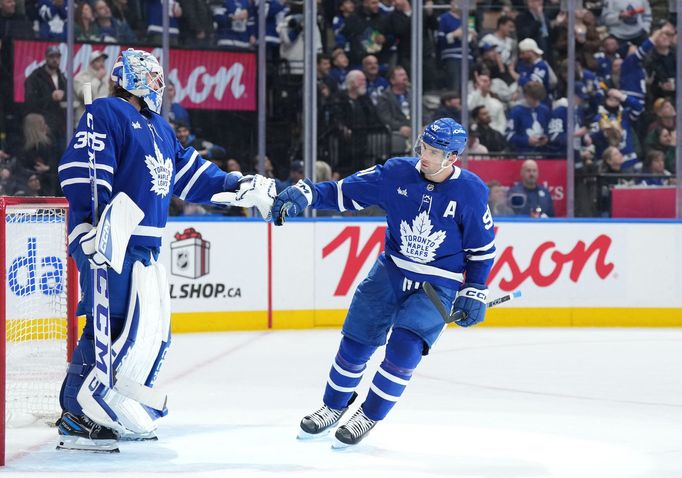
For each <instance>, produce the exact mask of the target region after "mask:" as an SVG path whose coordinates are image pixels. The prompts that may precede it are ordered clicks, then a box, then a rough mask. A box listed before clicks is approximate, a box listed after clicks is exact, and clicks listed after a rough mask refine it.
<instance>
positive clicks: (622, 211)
mask: <svg viewBox="0 0 682 478" xmlns="http://www.w3.org/2000/svg"><path fill="white" fill-rule="evenodd" d="M675 192H676V190H675V187H673V186H659V187H655V186H643V187H628V188H618V187H616V188H613V189H611V217H660V218H671V217H675Z"/></svg>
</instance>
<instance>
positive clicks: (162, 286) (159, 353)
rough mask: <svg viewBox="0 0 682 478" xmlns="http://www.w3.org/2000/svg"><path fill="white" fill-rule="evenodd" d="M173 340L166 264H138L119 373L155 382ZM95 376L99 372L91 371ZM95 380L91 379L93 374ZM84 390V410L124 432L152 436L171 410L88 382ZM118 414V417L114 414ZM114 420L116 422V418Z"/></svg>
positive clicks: (118, 350) (118, 347) (117, 352)
mask: <svg viewBox="0 0 682 478" xmlns="http://www.w3.org/2000/svg"><path fill="white" fill-rule="evenodd" d="M169 344H170V296H169V294H168V285H167V282H166V272H165V270H164V268H163V266H162V265H161V264H158V263H156V264H152V265H149V266H145V265H144V264H142V263H141V262H136V263H135V264H134V266H133V272H132V275H131V283H130V301H129V306H128V315H127V317H126V323H125V326H124V327H123V330H122V332H121V334H120V336H119V337H118V338H117V339H116V340H115V341H114V344H113V346H112V350H113V354H114V357H115V359H114V370H115V371H116V376H118V377H125V379H126V381H132V382H134V383H137V384H139V385H149V386H151V385H153V383H154V380H155V379H156V376H157V375H158V371H159V369H160V367H161V365H162V363H163V357H165V354H166V351H167V348H168V345H169ZM91 375H92V378H94V375H93V374H92V373H91ZM88 378H89V379H90V377H88ZM85 385H89V386H84V387H81V390H80V391H79V394H78V400H79V403H80V404H81V406H82V408H83V412H84V413H85V414H86V415H88V416H89V417H90V418H91V419H92V420H93V421H96V422H97V423H101V424H102V425H105V426H108V427H110V428H113V429H114V430H116V432H117V433H119V434H121V435H124V434H126V435H129V434H130V433H131V432H132V433H134V434H141V435H142V434H149V433H150V432H153V431H154V430H155V429H156V424H155V423H154V420H155V419H156V418H158V417H159V416H163V415H165V414H166V413H167V411H166V410H165V409H164V410H159V411H153V412H151V413H150V409H149V408H148V407H146V406H144V405H142V404H141V403H139V402H138V401H136V400H133V399H131V398H128V397H126V396H124V395H123V394H121V393H119V392H117V391H116V388H115V386H114V389H113V390H111V389H104V390H102V389H101V388H100V387H103V386H102V385H101V384H98V383H94V382H93V381H92V380H86V381H85ZM111 412H113V414H114V416H115V417H113V416H112V413H111ZM114 420H115V422H114V423H112V421H114Z"/></svg>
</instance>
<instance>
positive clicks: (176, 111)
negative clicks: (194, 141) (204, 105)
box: [164, 79, 192, 128]
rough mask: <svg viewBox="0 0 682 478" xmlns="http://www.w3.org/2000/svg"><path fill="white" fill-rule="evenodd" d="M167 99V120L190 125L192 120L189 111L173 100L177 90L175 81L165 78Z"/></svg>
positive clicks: (189, 126)
mask: <svg viewBox="0 0 682 478" xmlns="http://www.w3.org/2000/svg"><path fill="white" fill-rule="evenodd" d="M164 93H165V94H166V97H167V98H168V101H170V104H171V107H170V114H169V118H168V120H169V121H170V122H171V123H173V124H176V125H177V124H178V123H184V124H186V125H187V127H188V128H191V127H192V121H191V120H190V117H189V111H187V110H186V109H185V107H184V106H182V105H181V104H180V103H178V102H177V101H175V97H176V96H177V90H176V89H175V83H173V82H172V81H170V80H168V79H167V80H166V90H165V91H164Z"/></svg>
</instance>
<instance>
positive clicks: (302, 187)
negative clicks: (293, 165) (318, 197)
mask: <svg viewBox="0 0 682 478" xmlns="http://www.w3.org/2000/svg"><path fill="white" fill-rule="evenodd" d="M294 187H295V188H296V189H298V190H299V191H301V193H302V194H303V195H304V196H305V199H306V201H308V206H310V205H311V204H312V203H313V202H314V200H315V186H314V185H313V182H312V181H311V180H310V179H308V178H306V179H300V180H299V181H298V182H297V183H296V184H294Z"/></svg>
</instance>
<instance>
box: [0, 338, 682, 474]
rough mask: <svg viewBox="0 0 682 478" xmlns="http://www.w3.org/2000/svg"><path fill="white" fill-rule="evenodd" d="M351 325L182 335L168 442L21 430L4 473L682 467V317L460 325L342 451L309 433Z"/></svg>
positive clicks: (171, 381)
mask: <svg viewBox="0 0 682 478" xmlns="http://www.w3.org/2000/svg"><path fill="white" fill-rule="evenodd" d="M339 337H340V335H339V332H338V331H336V330H322V331H281V332H252V333H248V332H239V333H224V334H211V335H207V334H195V335H177V336H176V337H175V339H174V340H175V341H174V345H173V348H172V350H171V352H172V353H170V354H169V359H168V363H167V368H166V370H165V371H164V373H162V376H161V377H160V383H159V385H160V386H164V387H165V388H166V389H167V390H168V391H169V401H170V404H169V406H170V407H171V414H170V415H169V416H168V417H167V418H165V419H163V420H162V421H161V423H160V428H159V437H160V440H159V441H158V442H156V443H121V445H120V448H121V453H120V454H118V455H101V454H89V453H81V452H62V451H56V450H54V446H55V443H56V436H55V435H54V434H55V430H54V429H48V428H34V427H33V428H22V429H18V430H17V429H13V430H11V432H10V433H11V434H10V436H9V437H8V439H9V450H8V463H9V466H8V467H7V468H6V469H4V470H2V471H1V472H0V474H2V475H3V476H5V475H9V476H11V475H12V473H13V472H21V473H22V476H50V477H55V476H64V477H67V476H68V477H72V476H73V473H74V472H76V473H78V472H80V473H85V474H86V475H88V476H90V475H93V474H107V475H112V476H178V473H184V474H186V475H187V476H273V475H277V476H331V477H343V478H348V477H349V476H350V477H354V476H357V477H359V476H372V477H384V476H386V477H388V476H391V477H396V476H400V477H402V476H457V477H491V478H498V477H499V478H511V477H513V478H517V477H566V478H577V477H580V478H590V477H594V478H607V477H613V478H628V477H632V478H635V477H637V478H667V477H676V476H682V431H681V430H682V429H681V426H680V424H681V423H682V381H681V380H680V379H679V377H681V376H682V347H680V342H682V330H678V329H668V330H665V329H484V328H481V329H472V330H461V329H449V330H447V331H446V333H445V334H444V335H443V336H442V338H441V341H440V343H439V344H438V346H437V347H436V348H435V350H433V351H432V353H431V355H430V356H429V357H426V358H425V359H424V361H423V362H422V364H421V366H420V368H419V369H418V370H417V372H416V373H415V375H414V378H413V380H412V383H411V384H410V386H408V388H407V390H406V392H405V396H404V397H403V400H401V401H400V402H399V403H398V405H397V406H396V407H395V409H394V410H393V412H392V413H391V415H389V417H388V418H387V420H386V421H384V422H383V423H379V424H378V425H377V426H376V427H375V428H374V430H372V431H371V433H370V434H369V436H368V437H367V438H366V439H365V441H363V442H362V443H361V444H360V445H358V446H357V447H351V448H349V449H344V450H332V449H331V443H332V435H329V436H328V437H327V438H324V439H320V440H312V441H311V440H307V441H302V440H297V439H296V434H297V432H298V429H297V424H298V422H299V421H300V419H301V417H302V416H303V415H305V414H307V413H309V412H311V411H313V410H315V409H317V408H318V407H319V406H320V400H321V396H322V391H323V386H324V383H325V380H326V375H327V372H328V369H329V366H330V363H331V362H330V361H331V359H332V358H333V356H334V354H335V353H336V347H337V345H338V340H339ZM292 344H293V345H296V346H297V347H298V348H300V350H290V348H291V346H292ZM382 356H383V354H382V353H381V352H380V353H378V354H377V356H376V357H374V359H373V360H372V363H373V366H370V369H372V371H373V370H374V369H375V367H376V364H377V363H378V362H379V361H380V359H381V358H382ZM371 376H372V374H371V373H368V374H366V376H365V379H364V380H363V385H362V387H361V390H360V395H361V397H363V396H364V394H365V393H366V390H367V387H368V381H369V379H371ZM359 402H360V400H359V401H358V404H359ZM353 411H354V408H353V407H351V409H350V410H349V411H348V412H347V415H346V416H345V418H348V417H350V416H351V414H352V413H353ZM342 421H343V419H342Z"/></svg>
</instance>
